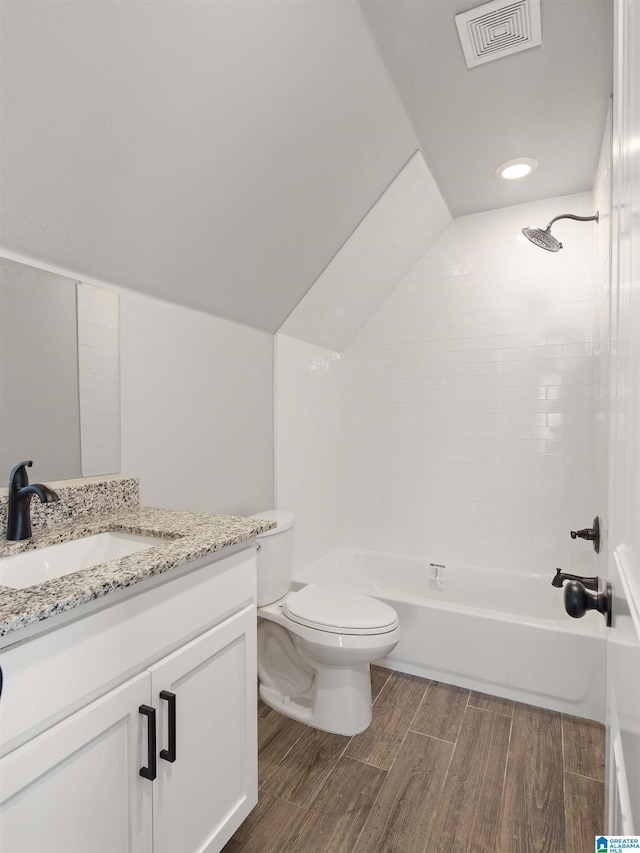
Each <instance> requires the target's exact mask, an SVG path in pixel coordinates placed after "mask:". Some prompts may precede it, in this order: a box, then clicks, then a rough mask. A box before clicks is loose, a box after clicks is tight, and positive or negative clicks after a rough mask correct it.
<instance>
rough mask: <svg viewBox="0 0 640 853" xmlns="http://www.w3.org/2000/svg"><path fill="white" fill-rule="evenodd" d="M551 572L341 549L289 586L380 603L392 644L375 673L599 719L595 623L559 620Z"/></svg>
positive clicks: (601, 649)
mask: <svg viewBox="0 0 640 853" xmlns="http://www.w3.org/2000/svg"><path fill="white" fill-rule="evenodd" d="M553 574H554V569H553V567H552V568H550V569H549V573H548V575H538V574H536V575H533V574H523V573H519V572H513V573H507V572H501V571H495V570H491V569H489V570H487V569H483V568H480V567H477V566H462V565H446V566H445V567H444V568H438V566H436V565H434V564H430V563H429V561H428V560H423V559H419V558H415V557H405V556H401V555H397V554H384V553H378V552H375V551H360V550H354V549H346V548H341V549H337V550H335V551H332V552H330V553H329V554H326V555H325V556H324V557H322V558H321V559H319V560H317V561H316V562H314V563H312V564H311V565H309V566H306V567H305V568H304V569H301V570H299V571H297V572H296V573H295V575H294V584H293V585H294V587H296V588H299V587H300V586H303V585H304V584H307V583H317V584H321V585H323V586H336V587H341V588H343V589H345V590H353V591H356V592H362V593H365V594H366V595H372V596H374V597H376V598H380V599H382V600H383V601H386V602H387V603H388V604H390V605H391V606H392V607H393V608H394V609H395V610H396V612H397V614H398V617H399V620H400V642H399V643H398V645H397V646H396V648H395V650H394V651H393V653H392V654H391V655H389V657H387V658H385V660H384V661H379V663H381V664H382V665H383V666H388V667H391V668H392V669H396V670H400V671H401V672H408V673H411V674H412V675H420V676H423V677H424V678H432V679H435V680H437V681H444V682H447V683H449V684H457V685H459V686H460V687H465V688H471V689H473V690H479V691H482V692H483V693H491V694H493V695H495V696H502V697H505V698H507V699H516V700H517V701H520V702H527V703H529V704H532V705H539V706H541V707H543V708H550V709H551V710H554V711H562V712H564V713H567V714H575V715H576V716H580V717H587V718H589V719H592V720H598V721H600V722H604V682H605V678H604V673H605V657H606V650H605V638H604V636H605V635H604V632H605V623H604V620H603V618H602V616H601V615H600V614H599V613H595V612H590V613H587V614H586V616H584V617H583V618H582V619H571V618H570V617H569V616H567V614H566V613H565V611H564V606H563V593H562V590H560V589H557V588H555V587H552V586H551V578H552V576H553ZM436 575H441V577H435V576H436Z"/></svg>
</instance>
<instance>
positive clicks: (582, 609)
mask: <svg viewBox="0 0 640 853" xmlns="http://www.w3.org/2000/svg"><path fill="white" fill-rule="evenodd" d="M611 603H612V593H611V584H610V583H608V582H606V581H601V582H600V583H599V585H598V592H592V591H591V590H589V589H586V588H585V587H584V586H583V585H582V584H581V583H580V581H568V582H567V583H566V584H565V587H564V609H565V610H566V611H567V613H568V614H569V616H572V617H573V618H574V619H580V618H581V617H582V616H584V614H585V613H586V612H587V610H597V611H598V613H602V615H603V616H604V618H605V620H606V622H607V628H610V627H611V616H612V614H611Z"/></svg>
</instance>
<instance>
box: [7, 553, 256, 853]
mask: <svg viewBox="0 0 640 853" xmlns="http://www.w3.org/2000/svg"><path fill="white" fill-rule="evenodd" d="M202 562H203V561H200V562H199V563H198V564H192V565H193V566H195V568H190V567H186V571H184V572H182V573H181V574H179V576H178V577H175V579H169V580H166V581H165V582H163V583H161V584H156V585H154V586H152V587H150V588H148V589H147V590H142V589H141V590H140V591H139V592H137V593H136V594H135V595H133V596H132V597H128V598H124V599H123V600H122V601H120V602H117V603H115V604H113V605H110V606H108V607H105V608H103V609H101V610H98V611H96V612H94V613H91V614H88V615H86V616H84V617H82V618H79V619H77V620H75V621H72V622H70V623H68V624H65V625H63V626H61V627H59V628H58V629H56V630H52V631H50V632H49V633H47V634H45V635H41V636H38V637H35V638H34V639H32V640H26V641H24V642H22V643H19V644H17V645H15V646H12V647H9V648H8V649H6V650H5V651H4V652H3V653H2V667H3V672H4V678H5V686H4V691H3V695H2V698H1V699H0V709H2V713H0V743H2V744H3V751H4V753H5V754H4V755H3V757H2V759H0V803H1V805H0V849H2V851H3V853H18V852H19V853H27V852H28V853H120V851H122V853H124V851H131V853H139V852H140V853H143V852H144V853H192V851H193V853H195V851H199V853H204V851H208V853H215V851H219V850H221V848H222V847H223V846H224V844H225V843H226V842H227V840H228V839H229V838H230V837H231V835H232V834H233V832H235V830H236V829H237V827H238V826H239V825H240V823H241V822H242V821H243V820H244V818H245V817H246V816H247V815H248V814H249V812H250V811H251V809H252V808H253V806H254V805H255V804H256V802H257V744H256V659H255V658H256V651H255V649H256V645H255V643H256V610H255V551H254V549H244V550H242V551H240V552H238V553H235V554H232V555H230V556H228V557H223V558H222V559H220V560H218V561H216V562H213V563H211V562H210V563H209V564H208V565H207V564H205V565H203V564H202ZM179 571H182V570H179ZM169 577H171V576H169ZM83 647H84V648H83ZM76 667H79V669H76ZM20 694H21V695H20ZM65 694H66V698H67V704H66V706H62V705H61V703H62V702H63V701H65V700H64V698H63V697H64V696H65ZM97 694H99V695H97ZM21 705H22V707H23V708H24V713H22V714H21V713H20V706H21ZM154 728H155V736H153V735H154V732H153V729H154ZM16 744H17V745H16ZM154 764H155V767H154ZM141 770H142V773H143V774H144V775H141ZM147 777H148V778H147ZM151 777H154V778H151Z"/></svg>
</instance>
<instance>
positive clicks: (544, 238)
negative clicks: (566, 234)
mask: <svg viewBox="0 0 640 853" xmlns="http://www.w3.org/2000/svg"><path fill="white" fill-rule="evenodd" d="M522 233H523V234H524V236H525V237H526V238H527V240H531V242H532V243H534V244H535V245H536V246H540V248H541V249H546V250H547V252H559V251H560V249H561V248H562V243H561V242H560V241H559V240H556V238H555V237H554V236H553V234H552V233H551V226H550V225H547V227H546V228H545V229H544V231H543V230H542V228H523V229H522Z"/></svg>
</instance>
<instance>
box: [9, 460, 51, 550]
mask: <svg viewBox="0 0 640 853" xmlns="http://www.w3.org/2000/svg"><path fill="white" fill-rule="evenodd" d="M32 465H33V461H32V460H31V459H29V460H28V461H26V462H18V464H17V465H16V466H15V467H14V468H12V469H11V474H9V510H8V513H7V539H8V540H9V541H10V542H15V541H17V540H19V539H29V538H30V536H31V498H32V496H33V495H37V497H39V498H40V500H41V501H42V503H43V504H48V503H52V501H57V500H59V498H58V495H57V494H56V493H55V492H54V491H53V489H50V488H49V486H45V485H43V484H42V483H32V484H31V485H29V477H28V475H27V471H26V469H27V468H31V466H32Z"/></svg>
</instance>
